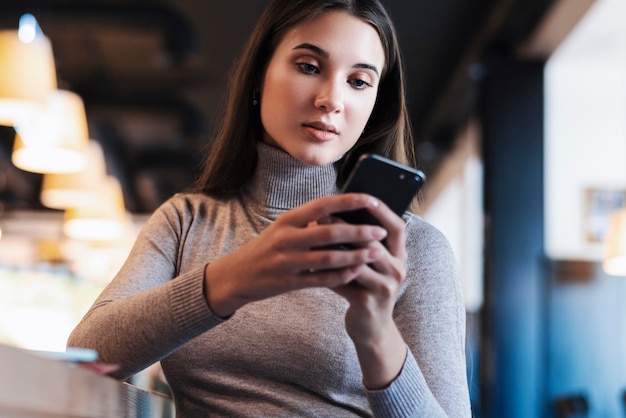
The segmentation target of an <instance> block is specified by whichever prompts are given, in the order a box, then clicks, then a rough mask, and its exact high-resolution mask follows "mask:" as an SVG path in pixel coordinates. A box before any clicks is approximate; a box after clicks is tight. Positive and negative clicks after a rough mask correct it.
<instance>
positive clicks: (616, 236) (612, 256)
mask: <svg viewBox="0 0 626 418" xmlns="http://www.w3.org/2000/svg"><path fill="white" fill-rule="evenodd" d="M604 245H605V248H604V261H603V263H602V268H603V269H604V272H605V273H606V274H609V275H611V276H626V209H621V210H618V211H615V212H613V214H612V215H611V219H610V221H609V227H608V230H607V233H606V238H605V242H604Z"/></svg>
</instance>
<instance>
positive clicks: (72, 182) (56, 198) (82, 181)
mask: <svg viewBox="0 0 626 418" xmlns="http://www.w3.org/2000/svg"><path fill="white" fill-rule="evenodd" d="M106 181H107V173H106V162H105V159H104V153H103V152H102V148H101V147H100V144H98V142H97V141H93V140H92V141H89V147H88V149H87V165H86V166H85V168H83V169H82V170H80V171H77V172H75V173H47V174H44V175H43V180H42V184H41V195H40V197H41V203H42V204H43V205H44V206H46V207H49V208H52V209H67V208H70V207H76V206H84V205H87V204H89V202H91V201H93V200H94V199H97V195H98V193H100V192H101V190H102V188H103V187H105V186H104V183H105V182H106Z"/></svg>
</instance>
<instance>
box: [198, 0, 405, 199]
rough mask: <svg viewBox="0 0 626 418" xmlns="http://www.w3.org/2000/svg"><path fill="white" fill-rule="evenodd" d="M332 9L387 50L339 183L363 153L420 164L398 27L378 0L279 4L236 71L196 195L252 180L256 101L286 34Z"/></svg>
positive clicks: (258, 130) (227, 190) (258, 129)
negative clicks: (365, 28) (359, 23)
mask: <svg viewBox="0 0 626 418" xmlns="http://www.w3.org/2000/svg"><path fill="white" fill-rule="evenodd" d="M329 11H345V12H348V13H350V14H351V15H353V16H355V17H357V18H359V19H361V20H363V21H364V22H366V23H369V24H370V25H372V26H373V27H374V28H375V29H376V31H377V32H378V36H379V37H380V39H381V43H382V45H383V49H384V51H385V66H384V69H383V72H382V74H381V81H380V84H379V88H378V95H377V99H376V103H375V105H374V109H373V111H372V114H371V115H370V118H369V120H368V122H367V124H366V126H365V129H364V131H363V134H362V135H361V137H360V138H359V140H358V141H357V142H356V144H355V145H354V147H352V149H351V150H350V151H349V152H347V153H346V154H345V155H344V157H343V158H342V159H341V161H340V166H339V176H338V179H337V182H338V184H342V183H343V181H344V180H345V179H346V177H347V175H348V173H349V172H350V170H351V169H352V167H353V166H354V164H355V163H356V161H357V159H358V157H359V156H360V155H361V154H364V153H376V154H380V155H383V156H386V157H388V158H391V159H394V160H396V161H400V162H403V163H405V164H409V165H413V166H414V165H415V163H416V161H415V156H414V148H413V147H414V145H413V137H412V134H411V128H410V124H409V119H408V114H407V109H406V101H405V81H404V68H403V64H402V57H401V53H400V48H399V45H398V40H397V36H396V32H395V29H394V27H393V23H392V22H391V19H390V18H389V15H388V14H387V12H386V11H385V9H384V7H383V6H382V4H381V3H380V2H379V1H378V0H274V1H272V2H271V3H270V4H269V6H268V7H267V8H266V9H265V12H264V13H263V15H262V17H261V19H260V20H259V22H258V24H257V25H256V28H255V29H254V31H253V32H252V35H251V36H250V39H249V40H248V43H247V45H246V47H245V49H244V51H243V54H242V55H241V57H240V59H239V61H238V63H237V65H236V67H235V70H234V72H233V76H232V79H231V81H230V92H229V95H228V98H227V102H226V106H225V115H224V119H223V122H222V124H221V127H220V129H219V130H218V131H217V133H216V135H215V137H214V138H213V141H212V143H211V147H210V149H209V153H208V155H207V158H206V161H205V165H204V169H203V171H202V173H201V175H200V177H199V179H198V181H197V182H196V184H195V187H194V189H195V190H196V191H202V192H204V193H207V194H209V195H212V196H215V197H219V196H227V195H230V194H232V193H235V192H237V191H238V190H239V188H240V187H241V186H242V185H243V184H244V183H246V182H247V181H248V179H249V178H250V177H251V176H252V174H253V172H254V169H255V167H256V161H257V150H256V141H258V140H260V138H261V134H262V129H263V128H262V125H261V119H260V112H259V106H255V105H253V103H252V97H253V94H254V91H255V89H256V88H258V86H260V81H261V78H262V76H263V73H264V72H265V69H266V67H267V65H268V63H269V61H270V59H271V57H272V54H273V53H274V50H275V49H276V47H277V45H278V44H279V43H280V41H281V40H282V38H283V36H284V35H285V33H286V32H287V31H288V30H289V29H291V28H293V27H294V26H296V25H298V24H300V23H301V22H303V21H305V20H310V19H313V18H315V17H317V16H319V15H321V14H322V13H326V12H329Z"/></svg>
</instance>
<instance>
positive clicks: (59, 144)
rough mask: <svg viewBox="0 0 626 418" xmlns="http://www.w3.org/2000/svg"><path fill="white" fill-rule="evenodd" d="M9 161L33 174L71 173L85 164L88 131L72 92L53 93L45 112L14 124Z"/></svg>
mask: <svg viewBox="0 0 626 418" xmlns="http://www.w3.org/2000/svg"><path fill="white" fill-rule="evenodd" d="M15 130H16V131H17V135H16V137H15V143H14V146H13V154H12V156H11V161H13V164H15V166H16V167H18V168H21V169H22V170H25V171H32V172H34V173H71V172H76V171H79V170H81V169H83V168H84V167H85V166H86V164H87V156H86V152H87V147H88V144H89V131H88V127H87V116H86V114H85V106H84V104H83V100H82V99H81V98H80V96H79V95H77V94H76V93H72V92H70V91H66V90H55V91H53V92H52V93H51V94H49V95H48V99H47V102H46V108H45V111H44V112H43V113H42V114H41V115H39V116H36V117H32V118H30V119H29V120H24V121H20V123H19V124H16V125H15Z"/></svg>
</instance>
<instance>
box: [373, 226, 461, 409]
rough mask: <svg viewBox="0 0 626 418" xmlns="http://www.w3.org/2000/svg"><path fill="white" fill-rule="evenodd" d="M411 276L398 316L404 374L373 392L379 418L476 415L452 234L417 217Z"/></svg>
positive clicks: (410, 237) (410, 239)
mask: <svg viewBox="0 0 626 418" xmlns="http://www.w3.org/2000/svg"><path fill="white" fill-rule="evenodd" d="M407 250H408V264H407V277H406V279H405V283H404V285H403V288H402V290H401V294H400V297H399V299H398V303H397V305H396V308H395V313H394V315H395V318H394V319H395V321H396V324H397V325H398V328H399V329H400V332H401V333H402V335H403V337H404V340H405V342H406V343H407V358H406V360H405V364H404V366H403V369H402V371H401V373H400V375H399V376H398V377H397V378H396V379H395V380H394V381H393V382H392V383H391V385H390V386H389V387H387V388H385V389H384V390H379V391H369V392H368V393H367V396H368V399H369V403H370V406H371V408H372V411H373V413H374V415H375V416H379V417H425V416H427V417H463V418H465V417H470V416H471V408H470V403H469V390H468V385H467V377H466V363H465V308H464V304H463V297H462V289H461V282H460V278H459V274H458V269H457V264H456V259H455V257H454V254H453V253H452V250H451V247H450V245H449V243H448V241H447V240H446V238H445V237H444V236H443V235H442V234H441V233H440V232H439V231H438V230H437V229H436V228H434V227H433V226H431V225H429V224H427V223H426V222H424V221H422V220H421V219H419V218H417V217H410V218H409V222H408V224H407Z"/></svg>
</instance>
